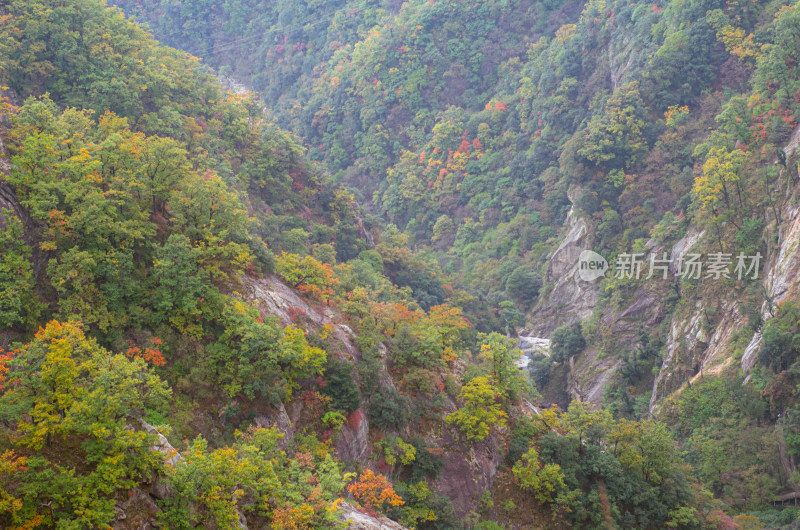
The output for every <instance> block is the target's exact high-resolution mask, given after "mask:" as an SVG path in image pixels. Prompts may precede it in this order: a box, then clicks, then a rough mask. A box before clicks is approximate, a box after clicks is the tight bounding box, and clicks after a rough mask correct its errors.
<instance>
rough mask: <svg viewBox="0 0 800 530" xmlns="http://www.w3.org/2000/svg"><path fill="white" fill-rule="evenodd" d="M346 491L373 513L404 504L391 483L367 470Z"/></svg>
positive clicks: (382, 476)
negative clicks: (386, 506) (386, 507)
mask: <svg viewBox="0 0 800 530" xmlns="http://www.w3.org/2000/svg"><path fill="white" fill-rule="evenodd" d="M347 491H349V492H350V493H352V494H353V495H354V496H355V498H356V499H358V500H359V501H360V502H361V504H362V505H364V508H366V509H367V510H368V511H370V512H372V513H374V512H375V511H382V509H383V507H384V506H385V505H389V506H402V505H403V504H405V503H404V502H403V499H402V498H400V495H398V494H397V493H395V491H394V489H393V488H392V483H391V482H389V480H388V479H387V478H386V477H385V476H384V475H381V474H377V475H376V474H375V472H373V471H372V470H371V469H367V470H366V471H364V472H363V473H361V475H360V476H359V477H358V480H357V481H356V482H354V483H352V484H350V485H349V486H347Z"/></svg>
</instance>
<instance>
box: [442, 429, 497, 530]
mask: <svg viewBox="0 0 800 530" xmlns="http://www.w3.org/2000/svg"><path fill="white" fill-rule="evenodd" d="M443 446H444V447H445V448H446V449H445V451H444V453H443V454H442V458H443V459H444V468H443V469H442V472H441V473H440V474H439V477H438V478H437V479H436V489H437V490H438V491H439V492H441V493H442V494H443V495H445V496H447V497H448V498H449V499H450V500H451V501H452V502H453V508H454V509H455V512H456V514H457V515H458V516H459V517H461V518H463V517H466V516H467V515H468V514H469V512H470V511H471V510H475V509H476V506H477V505H478V502H479V501H480V496H481V493H483V492H484V491H486V490H488V489H489V487H490V486H491V484H492V481H493V480H494V477H495V475H496V474H497V468H498V467H499V466H500V464H501V462H502V454H503V452H504V451H503V450H502V448H501V447H500V446H499V441H498V437H497V435H496V434H495V433H492V434H491V435H489V436H488V437H487V438H486V439H485V440H483V441H482V442H478V443H474V442H473V443H470V444H461V443H459V442H458V441H457V440H456V439H454V438H453V437H452V433H451V432H450V431H449V430H447V431H445V435H444V443H443Z"/></svg>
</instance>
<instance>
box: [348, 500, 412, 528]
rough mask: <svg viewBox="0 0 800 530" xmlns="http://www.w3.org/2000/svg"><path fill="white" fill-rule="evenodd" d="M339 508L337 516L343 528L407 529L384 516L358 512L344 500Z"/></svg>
mask: <svg viewBox="0 0 800 530" xmlns="http://www.w3.org/2000/svg"><path fill="white" fill-rule="evenodd" d="M339 508H341V513H340V516H339V517H340V519H341V521H342V522H343V523H344V524H345V528H348V529H351V530H408V529H407V528H406V527H405V526H402V525H401V524H399V523H396V522H394V521H392V520H391V519H387V518H386V517H373V516H371V515H369V514H366V513H363V512H360V511H358V510H357V509H356V508H355V507H353V506H351V505H350V504H348V503H346V502H341V503H339Z"/></svg>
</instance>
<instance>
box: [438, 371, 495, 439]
mask: <svg viewBox="0 0 800 530" xmlns="http://www.w3.org/2000/svg"><path fill="white" fill-rule="evenodd" d="M499 396H500V393H499V392H498V391H497V390H496V389H495V388H494V387H493V386H492V384H491V382H490V380H489V379H488V378H487V377H475V378H473V379H472V380H470V381H469V382H468V383H467V384H465V385H464V386H463V387H462V388H461V393H460V394H459V397H460V398H461V400H463V402H464V405H463V406H462V407H461V408H460V409H458V410H457V411H455V412H453V413H451V414H449V415H448V416H447V418H446V420H447V423H449V424H452V423H455V424H456V425H458V427H459V428H460V429H461V431H462V432H464V433H465V434H466V435H467V438H468V439H470V440H477V441H480V440H483V439H484V438H486V437H487V436H488V435H489V432H490V430H491V429H492V427H496V428H503V427H505V424H506V420H505V416H506V413H505V412H503V411H502V410H501V409H500V404H499V403H498V402H497V400H498V398H499Z"/></svg>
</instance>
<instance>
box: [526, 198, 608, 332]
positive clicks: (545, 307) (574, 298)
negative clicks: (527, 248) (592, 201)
mask: <svg viewBox="0 0 800 530" xmlns="http://www.w3.org/2000/svg"><path fill="white" fill-rule="evenodd" d="M566 224H567V234H566V236H565V237H564V241H563V242H562V243H561V245H559V247H558V248H557V249H556V251H555V252H554V253H553V256H552V257H551V258H550V263H549V265H548V267H547V278H548V279H549V280H552V281H554V282H555V284H554V286H553V290H552V292H551V293H550V294H549V296H548V297H547V298H548V299H547V303H545V304H541V305H540V306H537V307H536V308H534V310H533V312H532V314H531V315H530V318H529V321H530V322H533V323H534V326H533V327H531V328H526V329H524V330H521V331H520V334H523V335H536V336H540V337H548V336H549V335H550V333H551V332H552V331H553V330H554V329H556V328H557V327H558V326H560V325H562V324H571V323H573V322H577V321H579V320H583V319H585V318H588V317H589V316H591V314H592V311H593V309H594V307H595V305H597V301H598V298H599V283H600V282H599V280H598V281H595V282H586V281H583V280H581V279H580V278H579V277H578V274H577V272H578V257H579V256H580V254H581V252H582V251H584V250H586V249H589V246H588V243H589V242H588V235H589V232H588V227H587V225H586V221H585V220H584V219H581V218H579V217H577V216H576V215H575V213H574V210H570V212H569V215H568V216H567V220H566Z"/></svg>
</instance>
